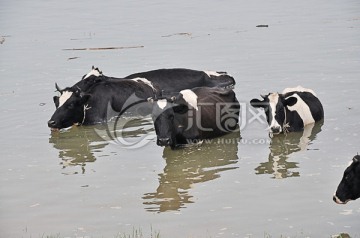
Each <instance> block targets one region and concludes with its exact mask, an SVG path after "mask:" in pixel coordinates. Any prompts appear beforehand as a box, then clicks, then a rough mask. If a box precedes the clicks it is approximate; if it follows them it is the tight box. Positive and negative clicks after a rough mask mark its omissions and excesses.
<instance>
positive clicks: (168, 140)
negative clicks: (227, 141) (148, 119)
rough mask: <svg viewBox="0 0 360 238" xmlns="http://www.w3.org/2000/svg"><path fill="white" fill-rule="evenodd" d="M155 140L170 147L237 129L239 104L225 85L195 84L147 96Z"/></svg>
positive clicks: (195, 141) (232, 92)
mask: <svg viewBox="0 0 360 238" xmlns="http://www.w3.org/2000/svg"><path fill="white" fill-rule="evenodd" d="M150 102H152V104H153V112H152V118H153V121H154V126H155V131H156V135H157V144H158V145H160V146H170V147H171V148H172V149H174V148H177V147H179V146H181V145H184V144H191V143H197V142H200V141H201V140H203V139H207V138H214V137H218V136H221V135H224V134H226V133H229V132H231V131H234V130H236V129H237V124H238V119H239V110H240V105H239V102H238V101H237V99H236V96H235V93H234V91H232V90H229V89H223V88H208V87H199V88H194V89H191V90H190V89H186V90H182V91H180V93H178V94H176V95H172V96H170V97H166V98H162V99H158V100H150Z"/></svg>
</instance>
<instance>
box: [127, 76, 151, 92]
mask: <svg viewBox="0 0 360 238" xmlns="http://www.w3.org/2000/svg"><path fill="white" fill-rule="evenodd" d="M131 80H132V81H135V82H143V83H144V84H146V85H148V86H149V87H151V88H152V89H153V91H156V89H155V88H154V85H153V84H152V83H151V82H150V81H149V80H147V79H146V78H133V79H131Z"/></svg>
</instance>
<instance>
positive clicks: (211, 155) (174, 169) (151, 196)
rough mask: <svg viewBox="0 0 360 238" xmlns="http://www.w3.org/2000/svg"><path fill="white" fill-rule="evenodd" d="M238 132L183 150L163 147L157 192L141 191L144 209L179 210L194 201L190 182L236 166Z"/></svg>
mask: <svg viewBox="0 0 360 238" xmlns="http://www.w3.org/2000/svg"><path fill="white" fill-rule="evenodd" d="M239 140H240V132H239V131H238V132H233V133H231V134H228V135H226V136H223V137H220V138H215V139H212V140H209V141H211V142H210V143H209V141H206V142H208V143H205V142H204V143H203V144H202V145H201V146H200V147H198V146H191V147H188V148H184V149H182V150H175V151H174V150H171V149H170V148H169V147H166V148H165V149H164V152H163V158H164V159H165V160H166V166H165V168H164V172H163V173H161V174H159V186H158V188H157V189H156V192H153V193H146V194H144V197H143V199H144V200H145V201H144V204H145V205H146V206H147V207H146V210H147V211H150V212H164V211H169V210H179V209H180V208H183V207H185V205H186V204H187V203H193V202H194V200H193V199H192V196H191V195H190V194H189V189H190V188H191V187H192V185H193V184H196V183H203V182H207V181H210V180H213V179H216V178H219V177H220V173H221V172H223V171H227V170H232V169H236V168H237V167H236V166H235V164H236V163H237V160H238V157H237V152H238V142H239Z"/></svg>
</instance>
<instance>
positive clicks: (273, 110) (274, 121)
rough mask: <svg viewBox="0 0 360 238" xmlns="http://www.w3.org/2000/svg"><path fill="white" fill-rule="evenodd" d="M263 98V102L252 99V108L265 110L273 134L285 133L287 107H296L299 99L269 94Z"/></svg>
mask: <svg viewBox="0 0 360 238" xmlns="http://www.w3.org/2000/svg"><path fill="white" fill-rule="evenodd" d="M261 97H262V98H263V100H259V99H256V98H254V99H252V100H251V101H250V104H251V106H253V107H255V108H263V109H264V111H265V114H266V120H267V122H268V125H269V129H270V133H271V134H279V133H281V132H283V130H284V124H285V123H284V122H285V116H286V115H285V110H287V107H290V106H293V105H295V104H296V102H297V98H296V97H291V96H290V97H287V98H285V97H284V95H283V94H279V93H269V94H268V95H265V96H264V95H261Z"/></svg>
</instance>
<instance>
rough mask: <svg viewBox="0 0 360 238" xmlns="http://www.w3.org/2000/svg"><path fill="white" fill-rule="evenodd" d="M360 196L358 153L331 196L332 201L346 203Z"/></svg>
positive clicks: (359, 159) (359, 156)
mask: <svg viewBox="0 0 360 238" xmlns="http://www.w3.org/2000/svg"><path fill="white" fill-rule="evenodd" d="M359 197H360V155H355V156H354V158H353V159H352V161H351V164H350V165H349V167H347V168H346V170H345V171H344V176H343V178H342V180H341V182H340V184H339V186H338V188H337V190H336V192H335V194H334V196H333V200H334V202H336V203H338V204H346V203H347V202H349V201H351V200H356V199H358V198H359Z"/></svg>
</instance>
